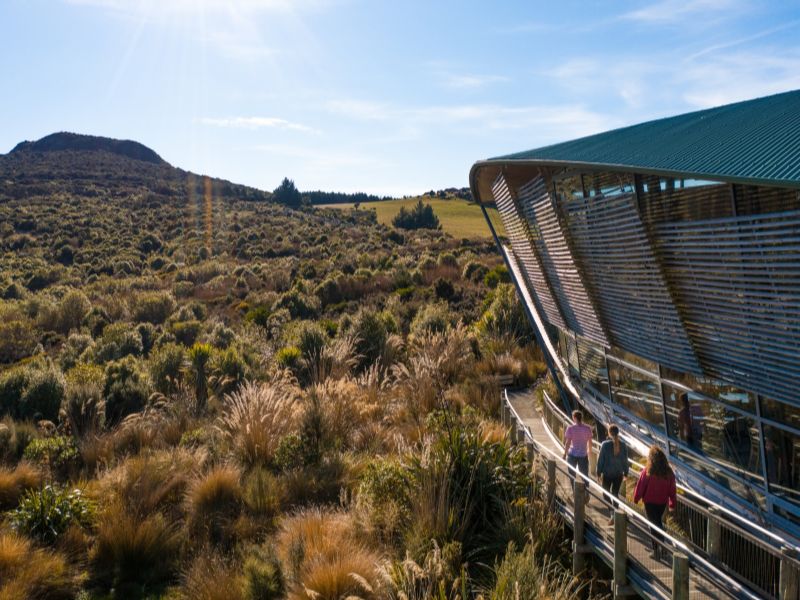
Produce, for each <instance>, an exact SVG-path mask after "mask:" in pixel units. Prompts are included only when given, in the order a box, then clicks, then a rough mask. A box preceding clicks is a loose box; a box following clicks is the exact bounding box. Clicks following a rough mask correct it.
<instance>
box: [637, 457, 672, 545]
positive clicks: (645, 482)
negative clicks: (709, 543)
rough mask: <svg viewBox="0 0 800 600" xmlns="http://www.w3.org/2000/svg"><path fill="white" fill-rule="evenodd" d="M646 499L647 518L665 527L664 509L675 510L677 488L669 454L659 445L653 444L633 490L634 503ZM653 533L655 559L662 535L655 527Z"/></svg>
mask: <svg viewBox="0 0 800 600" xmlns="http://www.w3.org/2000/svg"><path fill="white" fill-rule="evenodd" d="M639 500H643V501H644V512H645V513H646V514H647V519H648V521H650V522H651V523H653V524H654V525H657V526H658V527H659V528H661V529H663V528H664V525H663V523H662V519H663V517H664V511H665V510H666V508H667V505H669V509H670V510H671V511H673V510H675V503H676V500H677V498H676V490H675V473H673V472H672V467H670V466H669V462H668V461H667V456H666V454H664V451H663V450H661V448H659V447H658V446H652V447H651V448H650V452H649V453H648V454H647V466H646V467H645V468H644V469H642V472H641V473H640V474H639V481H637V482H636V489H635V490H634V492H633V502H634V504H635V503H637V502H639ZM650 532H651V533H652V534H653V538H654V539H653V554H651V556H652V557H653V558H655V559H658V558H660V555H659V554H660V553H659V545H658V543H657V541H656V540H658V539H661V536H660V535H659V534H658V532H657V531H656V530H655V529H651V530H650Z"/></svg>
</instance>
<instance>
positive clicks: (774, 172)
mask: <svg viewBox="0 0 800 600" xmlns="http://www.w3.org/2000/svg"><path fill="white" fill-rule="evenodd" d="M494 161H526V162H528V161H534V162H541V163H584V164H591V165H597V166H604V167H617V168H620V167H621V168H624V169H626V170H642V171H652V172H663V173H682V174H692V175H694V176H696V177H707V178H714V177H719V178H723V179H730V180H736V181H749V182H754V183H759V182H763V183H772V184H787V185H790V186H792V187H797V186H798V185H800V90H795V91H791V92H784V93H781V94H776V95H774V96H767V97H765V98H757V99H755V100H747V101H745V102H737V103H735V104H728V105H726V106H720V107H717V108H709V109H706V110H700V111H697V112H692V113H687V114H684V115H678V116H676V117H668V118H666V119H658V120H656V121H649V122H646V123H641V124H639V125H632V126H630V127H623V128H621V129H614V130H612V131H607V132H605V133H598V134H595V135H590V136H587V137H583V138H579V139H577V140H572V141H569V142H562V143H560V144H553V145H552V146H545V147H543V148H538V149H536V150H528V151H527V152H518V153H516V154H508V155H506V156H499V157H497V158H493V159H490V161H489V162H494Z"/></svg>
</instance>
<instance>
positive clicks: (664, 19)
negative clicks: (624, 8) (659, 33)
mask: <svg viewBox="0 0 800 600" xmlns="http://www.w3.org/2000/svg"><path fill="white" fill-rule="evenodd" d="M741 7H742V3H741V2H740V1H738V0H659V1H658V2H654V3H652V4H650V5H648V6H644V7H642V8H638V9H636V10H633V11H631V12H628V13H625V14H624V15H622V18H623V19H626V20H630V21H637V22H640V23H649V24H654V25H663V24H667V23H678V22H683V23H685V22H686V20H687V19H691V18H694V17H696V16H697V15H698V14H700V13H706V14H707V13H718V14H720V13H721V14H723V15H725V16H730V15H731V14H732V13H733V12H738V10H739V9H741Z"/></svg>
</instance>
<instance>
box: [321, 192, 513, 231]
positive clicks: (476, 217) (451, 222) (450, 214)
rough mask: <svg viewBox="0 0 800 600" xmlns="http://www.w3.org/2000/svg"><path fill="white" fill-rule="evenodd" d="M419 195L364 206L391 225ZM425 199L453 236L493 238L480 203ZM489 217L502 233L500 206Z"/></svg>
mask: <svg viewBox="0 0 800 600" xmlns="http://www.w3.org/2000/svg"><path fill="white" fill-rule="evenodd" d="M417 200H419V198H401V199H397V200H382V201H380V202H365V203H363V204H361V208H364V209H375V212H376V213H377V215H378V222H379V223H382V224H384V225H391V223H392V219H393V218H394V216H395V215H396V214H397V213H398V212H400V208H401V207H405V208H407V209H411V208H413V207H414V205H415V204H416V203H417ZM423 201H424V202H425V203H427V204H430V205H431V206H432V207H433V212H435V213H436V216H437V217H439V221H440V222H441V223H442V229H443V230H444V231H445V233H449V234H450V235H452V236H454V237H459V238H465V237H466V238H469V237H486V238H490V237H492V234H491V232H490V231H489V227H488V226H487V225H486V221H485V219H484V218H483V214H482V213H481V209H480V207H479V206H478V205H477V204H473V203H472V202H467V201H465V200H459V199H452V200H450V199H449V200H441V199H439V198H428V197H424V198H423ZM324 206H327V207H330V208H351V207H352V206H353V205H352V204H327V205H324ZM489 216H490V218H491V219H492V223H493V224H494V226H495V229H496V230H497V233H498V234H503V233H504V229H503V224H502V222H501V221H500V214H499V213H498V212H497V209H494V208H491V209H489Z"/></svg>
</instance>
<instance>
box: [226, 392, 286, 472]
mask: <svg viewBox="0 0 800 600" xmlns="http://www.w3.org/2000/svg"><path fill="white" fill-rule="evenodd" d="M296 423H297V409H296V392H295V389H294V387H293V386H292V385H291V384H289V383H288V382H286V381H285V380H279V381H277V382H272V383H254V382H248V383H246V384H244V385H242V386H241V387H240V388H239V389H238V390H237V391H236V392H233V393H232V394H228V395H227V396H225V399H224V400H223V413H222V415H221V416H220V418H219V425H218V426H219V428H220V430H221V431H222V433H223V434H224V435H225V436H226V437H227V438H228V440H229V441H230V443H231V446H232V448H233V450H234V452H235V454H236V456H237V457H238V458H239V460H241V461H242V463H243V464H245V465H247V466H253V465H268V464H270V463H271V462H272V461H273V459H274V457H275V451H276V450H277V448H278V444H279V442H280V440H281V438H282V437H283V436H284V435H286V434H288V433H289V432H290V431H292V430H293V428H294V426H295V424H296Z"/></svg>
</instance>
